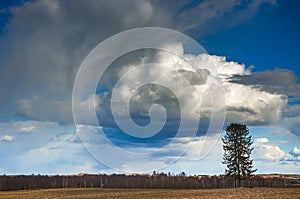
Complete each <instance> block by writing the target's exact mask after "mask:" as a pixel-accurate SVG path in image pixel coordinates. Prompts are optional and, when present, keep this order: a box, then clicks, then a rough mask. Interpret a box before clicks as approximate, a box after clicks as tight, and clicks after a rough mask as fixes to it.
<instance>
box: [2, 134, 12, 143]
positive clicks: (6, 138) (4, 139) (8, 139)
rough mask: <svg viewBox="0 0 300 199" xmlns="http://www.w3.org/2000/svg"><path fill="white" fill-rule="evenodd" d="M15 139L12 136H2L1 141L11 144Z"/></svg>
mask: <svg viewBox="0 0 300 199" xmlns="http://www.w3.org/2000/svg"><path fill="white" fill-rule="evenodd" d="M14 139H15V138H14V137H13V136H11V135H0V141H6V142H11V141H13V140H14Z"/></svg>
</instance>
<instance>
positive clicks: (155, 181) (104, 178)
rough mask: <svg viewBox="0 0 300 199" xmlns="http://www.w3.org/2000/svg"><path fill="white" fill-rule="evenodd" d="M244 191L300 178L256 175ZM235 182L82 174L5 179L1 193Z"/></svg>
mask: <svg viewBox="0 0 300 199" xmlns="http://www.w3.org/2000/svg"><path fill="white" fill-rule="evenodd" d="M242 186H243V187H294V186H300V175H282V174H273V175H271V174H269V175H254V176H253V177H252V178H251V179H249V180H247V181H242ZM234 187H235V182H234V181H233V180H231V179H229V178H228V177H226V176H223V175H220V176H216V175H215V176H208V175H198V176H186V175H185V173H184V172H182V173H181V174H179V175H171V174H170V173H169V174H166V173H156V172H154V173H153V174H152V175H147V174H133V175H125V174H111V175H106V174H78V175H52V176H48V175H2V176H0V190H2V191H3V190H26V189H48V188H145V189H148V188H153V189H157V188H159V189H160V188H161V189H215V188H234Z"/></svg>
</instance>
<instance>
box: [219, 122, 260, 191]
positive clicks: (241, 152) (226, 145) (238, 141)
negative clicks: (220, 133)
mask: <svg viewBox="0 0 300 199" xmlns="http://www.w3.org/2000/svg"><path fill="white" fill-rule="evenodd" d="M251 137H252V136H251V135H249V129H248V128H247V126H246V125H244V124H235V123H231V124H230V125H229V126H227V127H226V134H225V136H224V138H223V139H222V141H223V149H224V156H223V161H222V163H223V164H226V165H227V169H225V175H227V176H229V177H231V178H232V179H234V180H235V186H236V187H240V186H241V180H244V179H247V178H249V177H250V176H251V174H252V173H254V172H255V171H256V169H253V160H251V159H250V155H251V152H252V150H253V148H252V147H251V145H252V144H253V142H252V141H251Z"/></svg>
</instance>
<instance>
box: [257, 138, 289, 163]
mask: <svg viewBox="0 0 300 199" xmlns="http://www.w3.org/2000/svg"><path fill="white" fill-rule="evenodd" d="M253 146H254V158H255V159H258V160H265V161H285V160H288V159H290V158H292V157H291V155H290V154H288V153H287V152H285V151H284V150H282V149H281V148H280V147H279V146H277V145H274V144H273V143H272V142H270V141H269V139H268V138H257V139H255V140H254V143H253Z"/></svg>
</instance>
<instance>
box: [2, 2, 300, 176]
mask: <svg viewBox="0 0 300 199" xmlns="http://www.w3.org/2000/svg"><path fill="white" fill-rule="evenodd" d="M298 7H299V2H298V1H296V0H291V1H280V0H278V1H276V0H251V1H241V0H228V1H211V0H209V1H208V0H202V1H201V0H197V1H196V0H195V1H192V0H187V1H167V0H162V1H157V0H153V1H150V0H140V1H134V0H124V1H114V0H113V1H102V0H100V1H98V0H85V1H83V0H72V1H71V0H66V1H59V0H39V1H34V0H24V1H20V0H13V1H6V0H3V1H0V155H1V159H0V174H32V173H34V174H38V173H39V174H77V173H130V172H139V173H152V171H153V170H158V171H165V172H169V171H170V172H171V173H180V172H181V171H184V172H186V173H187V174H190V175H194V174H212V175H213V174H222V173H224V169H225V166H224V165H222V163H221V161H222V155H223V149H222V142H221V138H222V136H223V134H224V131H223V129H224V127H226V125H228V124H230V123H231V122H237V123H244V124H247V126H248V128H249V130H250V134H251V135H252V140H253V147H254V150H253V154H252V158H253V159H254V166H255V168H257V173H297V174H299V173H300V132H299V127H300V123H299V121H300V98H299V97H300V85H299V77H300V65H299V56H298V55H299V54H300V48H299V47H298V45H299V44H300V38H299V36H298V35H300V26H299V20H298V19H299V17H300V16H299V15H300V14H299V12H298V10H297V8H298ZM145 27H157V28H156V29H155V28H152V29H151V28H148V29H147V28H145ZM136 28H139V29H136ZM128 30H131V31H128ZM122 31H127V32H125V33H124V32H123V33H121V34H118V33H120V32H122ZM116 34H118V35H116ZM141 35H142V36H143V35H146V36H147V37H144V39H143V37H142V36H141ZM163 36H165V37H163ZM145 38H146V39H145ZM132 41H133V42H132ZM195 42H196V43H197V42H198V44H197V45H196V44H195ZM139 45H142V46H143V45H144V47H145V45H146V46H152V47H158V48H154V49H140V50H135V49H139V48H135V47H136V46H139ZM140 48H141V47H140ZM126 49H131V51H129V50H128V52H126V53H125V54H120V55H119V56H116V57H115V59H112V61H111V62H107V63H109V64H107V66H105V64H104V61H107V60H106V59H107V57H112V56H114V53H118V52H125V51H126ZM132 50H133V51H132ZM105 63H106V62H105ZM153 63H155V64H153ZM77 97H78V98H77ZM72 105H73V106H72Z"/></svg>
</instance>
